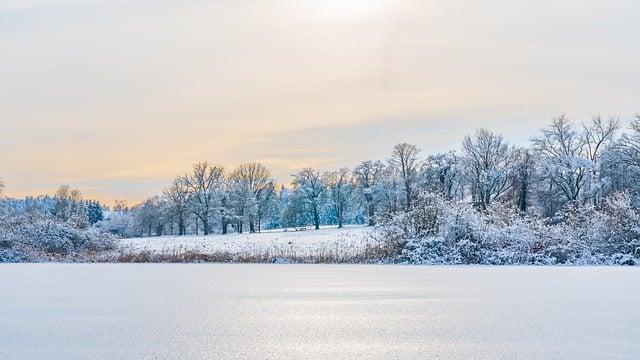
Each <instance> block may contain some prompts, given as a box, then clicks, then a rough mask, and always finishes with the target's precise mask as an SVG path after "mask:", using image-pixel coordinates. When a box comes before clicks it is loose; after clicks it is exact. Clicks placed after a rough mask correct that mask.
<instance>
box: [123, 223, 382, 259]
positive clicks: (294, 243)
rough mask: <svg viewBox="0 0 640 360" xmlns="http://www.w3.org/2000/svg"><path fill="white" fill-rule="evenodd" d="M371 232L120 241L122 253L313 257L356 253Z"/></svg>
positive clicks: (322, 231)
mask: <svg viewBox="0 0 640 360" xmlns="http://www.w3.org/2000/svg"><path fill="white" fill-rule="evenodd" d="M370 231H372V230H371V229H368V228H367V227H365V226H345V227H344V228H342V229H338V228H337V227H335V226H332V227H323V228H321V229H320V230H313V229H308V230H305V231H296V230H295V229H287V230H282V229H278V230H272V231H264V232H261V233H254V234H249V233H244V234H237V233H236V234H226V235H220V234H215V235H208V236H204V235H200V236H196V235H187V236H161V237H145V238H129V239H122V240H120V244H119V246H120V248H121V249H122V250H123V251H124V252H130V253H137V252H141V251H151V252H156V253H171V252H182V251H196V252H198V253H202V254H215V253H228V254H233V255H252V254H255V255H258V254H273V255H283V256H294V257H296V256H314V255H319V254H341V255H342V256H349V255H357V254H359V253H360V252H362V251H364V249H365V248H366V247H367V246H368V245H371V242H372V239H371V238H370V237H369V236H367V235H368V234H369V232H370Z"/></svg>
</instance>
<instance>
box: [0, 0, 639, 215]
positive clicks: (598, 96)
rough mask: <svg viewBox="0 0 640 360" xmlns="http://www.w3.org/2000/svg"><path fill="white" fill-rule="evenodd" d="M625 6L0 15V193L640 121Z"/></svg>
mask: <svg viewBox="0 0 640 360" xmlns="http://www.w3.org/2000/svg"><path fill="white" fill-rule="evenodd" d="M638 19H640V2H638V1H636V0H611V1H607V2H605V1H595V0H580V1H578V0H553V1H551V0H537V1H514V0H491V1H489V0H474V1H461V0H289V1H285V0H271V1H248V0H231V1H226V0H219V1H204V0H172V1H168V0H167V1H164V0H135V1H134V0H3V1H2V2H0V177H1V178H3V179H4V182H5V183H6V185H7V187H6V191H5V192H6V194H7V195H9V196H25V195H34V194H46V193H49V194H50V193H53V192H54V191H55V189H56V188H57V187H58V186H59V185H60V184H70V185H71V186H73V187H76V188H78V189H80V190H81V191H82V192H83V194H84V195H85V197H91V198H96V199H99V200H102V201H105V202H107V203H109V202H111V201H113V200H114V199H128V200H129V201H130V203H135V202H136V201H139V200H141V199H144V198H146V197H148V196H152V195H155V194H158V193H159V192H160V191H162V189H163V188H164V187H165V186H166V185H168V184H169V182H170V181H171V180H172V179H173V178H174V177H175V176H176V175H180V174H183V173H185V172H187V171H188V170H189V169H190V167H191V165H192V164H193V163H195V162H197V161H204V160H207V161H211V162H215V163H219V164H222V165H224V166H226V167H227V168H229V169H231V168H233V167H234V166H236V165H238V164H240V163H242V162H247V161H254V160H255V161H260V162H263V163H264V164H266V165H267V166H269V167H270V168H271V169H272V170H273V172H274V174H275V176H276V177H277V179H278V180H279V181H280V182H283V183H288V182H289V181H290V178H291V177H290V175H291V174H292V173H294V172H295V171H296V170H299V169H300V168H302V167H305V166H311V167H314V168H317V169H319V170H328V169H335V168H340V167H343V166H347V167H353V166H355V165H356V164H357V163H358V162H359V161H361V160H366V159H384V158H386V157H388V156H389V154H390V152H391V148H392V147H393V145H394V144H396V143H399V142H411V143H414V144H416V145H418V146H419V147H420V148H421V149H422V150H423V153H424V154H425V155H426V154H430V153H436V152H440V151H446V150H449V149H457V148H459V146H460V143H461V141H462V139H463V137H464V135H465V134H467V133H469V132H471V131H473V130H474V129H476V128H479V127H486V128H489V129H491V130H493V131H496V132H500V133H502V134H503V135H504V136H505V137H506V138H507V140H509V141H511V142H512V143H515V144H526V143H527V141H528V139H529V138H530V137H532V136H533V135H534V134H535V133H536V131H538V130H539V129H540V128H542V127H544V126H545V125H546V124H547V123H548V122H549V121H550V119H551V118H553V117H554V116H557V115H560V114H566V115H567V116H568V117H570V118H572V119H575V120H578V121H588V120H589V118H590V117H591V116H592V115H594V114H601V115H603V116H616V117H618V118H620V119H621V120H629V119H631V118H632V117H633V115H634V114H635V113H637V112H640V65H639V64H640V26H639V21H638Z"/></svg>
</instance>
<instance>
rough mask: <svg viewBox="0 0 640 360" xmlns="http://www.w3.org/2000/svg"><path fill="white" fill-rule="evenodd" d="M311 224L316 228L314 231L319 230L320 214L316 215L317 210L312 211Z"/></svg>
mask: <svg viewBox="0 0 640 360" xmlns="http://www.w3.org/2000/svg"><path fill="white" fill-rule="evenodd" d="M313 223H314V225H315V226H316V230H320V214H318V210H317V209H314V210H313Z"/></svg>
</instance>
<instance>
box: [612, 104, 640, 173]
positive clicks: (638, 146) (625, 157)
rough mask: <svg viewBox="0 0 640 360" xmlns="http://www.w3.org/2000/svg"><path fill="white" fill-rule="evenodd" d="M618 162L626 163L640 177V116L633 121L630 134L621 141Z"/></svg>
mask: <svg viewBox="0 0 640 360" xmlns="http://www.w3.org/2000/svg"><path fill="white" fill-rule="evenodd" d="M617 150H618V157H617V158H616V160H619V161H620V162H622V163H624V164H625V165H627V166H628V167H629V170H631V171H632V172H633V173H635V175H640V114H638V115H636V118H635V119H634V120H632V121H631V124H630V125H629V132H627V133H626V134H624V135H623V136H622V138H621V139H620V141H619V143H618V146H617Z"/></svg>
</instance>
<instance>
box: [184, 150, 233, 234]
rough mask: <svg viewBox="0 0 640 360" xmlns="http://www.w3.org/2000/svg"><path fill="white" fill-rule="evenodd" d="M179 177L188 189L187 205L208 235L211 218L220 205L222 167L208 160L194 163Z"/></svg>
mask: <svg viewBox="0 0 640 360" xmlns="http://www.w3.org/2000/svg"><path fill="white" fill-rule="evenodd" d="M181 179H182V181H183V182H184V185H185V186H186V188H187V189H188V190H189V207H190V209H191V211H192V212H193V214H194V215H195V216H196V217H197V218H198V219H200V222H201V223H202V229H203V231H204V234H205V235H208V234H209V233H210V232H211V220H212V218H213V217H214V215H216V211H217V210H218V209H219V207H220V205H219V198H220V193H221V190H222V183H223V181H224V168H223V167H222V166H219V165H214V164H211V163H208V162H200V163H196V164H195V165H194V166H193V170H192V172H191V173H190V174H186V175H184V176H183V177H182V178H181Z"/></svg>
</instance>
